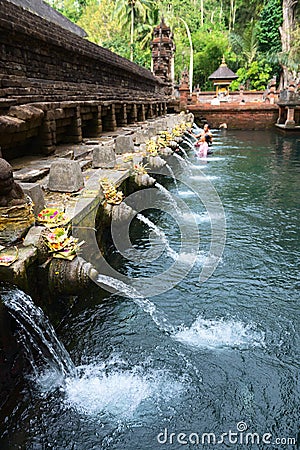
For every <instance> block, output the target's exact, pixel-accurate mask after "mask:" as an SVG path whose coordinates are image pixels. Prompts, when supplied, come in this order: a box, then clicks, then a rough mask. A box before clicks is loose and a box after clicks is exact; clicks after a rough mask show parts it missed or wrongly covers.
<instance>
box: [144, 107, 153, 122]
mask: <svg viewBox="0 0 300 450" xmlns="http://www.w3.org/2000/svg"><path fill="white" fill-rule="evenodd" d="M146 118H147V119H152V118H153V106H152V103H149V105H148V110H147V114H146Z"/></svg>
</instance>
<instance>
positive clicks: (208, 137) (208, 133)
mask: <svg viewBox="0 0 300 450" xmlns="http://www.w3.org/2000/svg"><path fill="white" fill-rule="evenodd" d="M191 134H192V135H193V136H194V137H195V138H197V139H198V142H196V144H195V145H196V147H199V145H200V138H201V137H202V136H205V139H206V142H207V144H208V146H209V147H210V146H211V145H212V139H213V137H212V133H211V131H210V126H209V125H208V123H206V124H204V126H203V130H202V131H201V132H200V133H198V134H194V133H193V132H191ZM197 144H198V145H197Z"/></svg>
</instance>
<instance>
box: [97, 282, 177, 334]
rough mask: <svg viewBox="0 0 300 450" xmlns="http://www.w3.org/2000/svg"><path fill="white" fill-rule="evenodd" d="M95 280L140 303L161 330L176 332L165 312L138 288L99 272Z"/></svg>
mask: <svg viewBox="0 0 300 450" xmlns="http://www.w3.org/2000/svg"><path fill="white" fill-rule="evenodd" d="M94 281H95V283H96V284H98V285H104V286H109V287H110V288H113V289H115V290H116V292H120V293H122V294H123V295H124V296H126V297H128V298H130V299H132V300H133V301H134V303H135V304H136V305H138V306H139V307H140V308H141V309H142V310H143V311H144V312H145V313H147V314H149V315H150V317H151V318H152V320H153V321H154V322H155V323H156V325H157V326H158V328H159V329H160V330H162V331H164V332H166V333H168V334H174V333H175V331H176V330H175V328H174V326H173V325H172V324H170V322H169V320H168V318H167V317H166V316H165V314H164V313H163V312H162V311H160V310H158V309H157V307H156V306H155V304H154V303H153V302H151V301H150V300H149V299H148V298H146V297H144V296H143V295H142V294H140V293H139V292H138V291H137V290H136V289H134V288H132V287H130V286H128V285H127V284H125V283H123V281H121V280H118V279H116V278H112V277H109V276H107V275H100V274H98V276H97V278H96V279H95V280H94Z"/></svg>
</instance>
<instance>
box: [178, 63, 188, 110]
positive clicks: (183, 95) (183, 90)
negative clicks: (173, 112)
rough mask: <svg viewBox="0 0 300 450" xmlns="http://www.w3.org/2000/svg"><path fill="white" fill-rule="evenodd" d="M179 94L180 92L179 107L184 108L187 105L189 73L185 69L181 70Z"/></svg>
mask: <svg viewBox="0 0 300 450" xmlns="http://www.w3.org/2000/svg"><path fill="white" fill-rule="evenodd" d="M179 94H180V107H181V108H185V107H186V106H187V103H188V97H189V95H190V86H189V73H188V71H187V70H186V69H185V70H184V71H183V72H182V77H181V81H180V86H179Z"/></svg>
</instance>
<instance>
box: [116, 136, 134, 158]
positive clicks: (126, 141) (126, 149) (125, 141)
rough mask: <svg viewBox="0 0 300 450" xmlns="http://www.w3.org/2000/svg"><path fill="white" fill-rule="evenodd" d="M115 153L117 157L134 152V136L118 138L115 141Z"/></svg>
mask: <svg viewBox="0 0 300 450" xmlns="http://www.w3.org/2000/svg"><path fill="white" fill-rule="evenodd" d="M115 151H116V154H117V155H122V154H123V153H130V152H134V143H133V138H132V136H118V137H117V138H116V140H115Z"/></svg>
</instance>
